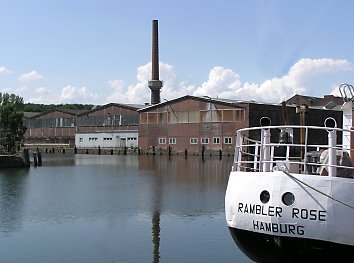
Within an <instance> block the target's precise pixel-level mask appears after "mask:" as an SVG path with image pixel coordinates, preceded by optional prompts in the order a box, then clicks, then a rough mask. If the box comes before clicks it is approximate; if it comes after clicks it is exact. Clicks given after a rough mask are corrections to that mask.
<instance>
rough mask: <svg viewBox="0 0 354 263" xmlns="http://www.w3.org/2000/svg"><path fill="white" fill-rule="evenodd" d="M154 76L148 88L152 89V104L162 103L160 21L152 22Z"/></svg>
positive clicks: (152, 75)
mask: <svg viewBox="0 0 354 263" xmlns="http://www.w3.org/2000/svg"><path fill="white" fill-rule="evenodd" d="M151 63H152V74H151V80H150V81H149V82H148V86H149V88H150V89H151V104H158V103H160V102H161V99H160V91H161V88H162V81H160V79H159V33H158V20H152V60H151Z"/></svg>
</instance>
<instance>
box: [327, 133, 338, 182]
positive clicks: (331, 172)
mask: <svg viewBox="0 0 354 263" xmlns="http://www.w3.org/2000/svg"><path fill="white" fill-rule="evenodd" d="M336 142H337V133H336V131H335V130H331V131H328V176H330V177H335V176H336V175H337V169H336V167H335V165H336V164H337V156H336V155H337V150H336V148H335V147H336Z"/></svg>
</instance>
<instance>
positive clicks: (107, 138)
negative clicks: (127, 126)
mask: <svg viewBox="0 0 354 263" xmlns="http://www.w3.org/2000/svg"><path fill="white" fill-rule="evenodd" d="M121 139H122V140H125V138H121ZM127 139H128V141H136V140H137V138H136V137H128V138H127ZM97 140H98V138H97V137H93V138H89V142H91V141H97ZM103 140H104V141H112V140H113V138H112V137H104V138H103ZM79 141H80V142H83V141H84V138H79Z"/></svg>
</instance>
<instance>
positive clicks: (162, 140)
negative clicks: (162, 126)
mask: <svg viewBox="0 0 354 263" xmlns="http://www.w3.org/2000/svg"><path fill="white" fill-rule="evenodd" d="M198 141H199V139H198V138H190V139H189V143H190V144H198ZM166 142H167V139H166V138H164V137H161V138H159V144H166ZM220 142H221V139H220V137H213V144H220ZM176 143H177V139H176V138H168V144H176ZM200 143H201V144H209V138H207V137H205V138H200ZM224 144H232V137H224Z"/></svg>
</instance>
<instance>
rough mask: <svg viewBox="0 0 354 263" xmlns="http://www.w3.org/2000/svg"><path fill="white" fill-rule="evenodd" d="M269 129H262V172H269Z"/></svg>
mask: <svg viewBox="0 0 354 263" xmlns="http://www.w3.org/2000/svg"><path fill="white" fill-rule="evenodd" d="M269 144H270V129H263V145H262V147H263V172H270V146H269Z"/></svg>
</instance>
